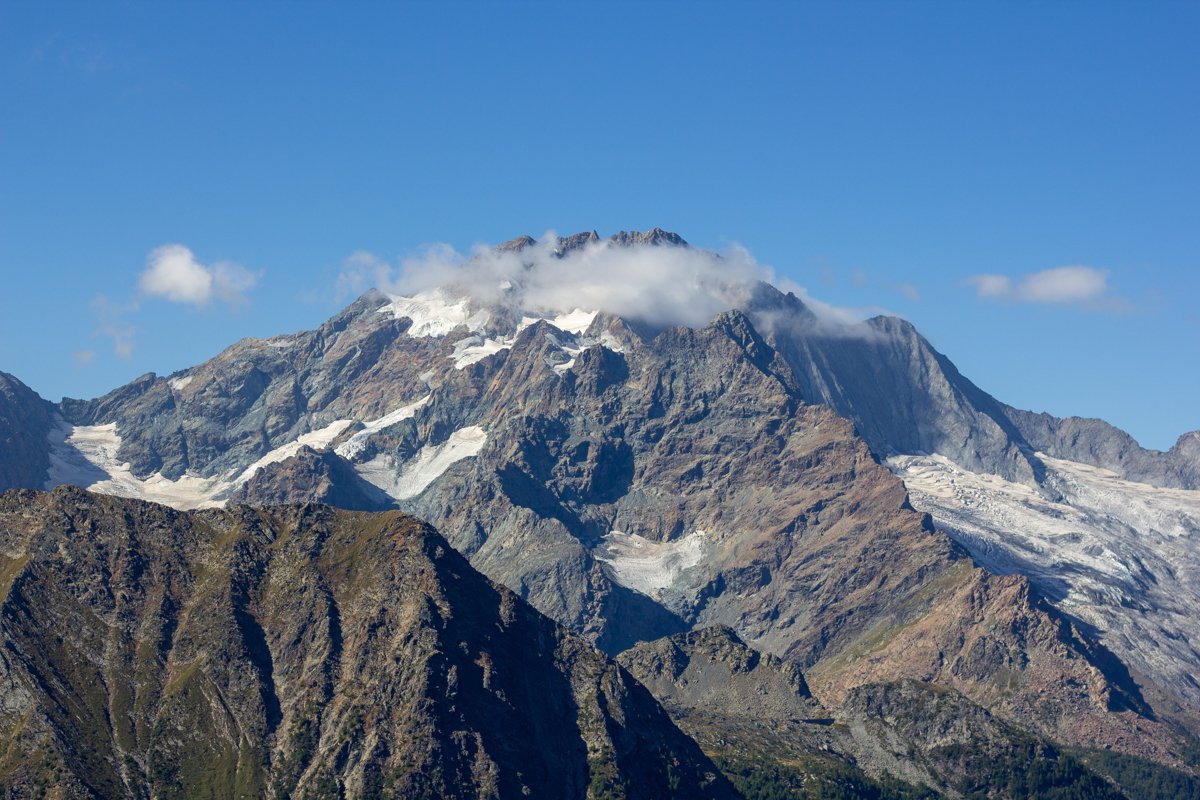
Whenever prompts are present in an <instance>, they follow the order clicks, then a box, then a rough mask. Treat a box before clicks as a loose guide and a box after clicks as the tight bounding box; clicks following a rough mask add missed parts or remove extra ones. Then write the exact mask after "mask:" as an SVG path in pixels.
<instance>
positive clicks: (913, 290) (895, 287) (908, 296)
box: [888, 281, 921, 303]
mask: <svg viewBox="0 0 1200 800" xmlns="http://www.w3.org/2000/svg"><path fill="white" fill-rule="evenodd" d="M888 288H889V289H891V290H892V291H893V292H898V293H899V294H900V296H901V297H903V298H904V299H905V300H911V301H913V302H914V303H916V302H918V301H919V300H920V299H921V292H920V291H919V290H918V289H917V287H916V286H914V285H912V284H911V283H908V282H907V281H905V282H904V283H893V284H892V285H891V286H889V287H888Z"/></svg>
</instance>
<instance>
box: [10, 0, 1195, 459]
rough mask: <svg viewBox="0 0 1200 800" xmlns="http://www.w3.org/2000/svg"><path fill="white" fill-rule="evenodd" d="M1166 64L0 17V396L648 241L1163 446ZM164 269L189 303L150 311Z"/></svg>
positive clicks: (976, 45) (603, 30) (612, 33)
mask: <svg viewBox="0 0 1200 800" xmlns="http://www.w3.org/2000/svg"><path fill="white" fill-rule="evenodd" d="M1198 37H1200V4H1196V3H1179V4H1175V3H1163V4H1153V3H1116V4H1104V3H1094V2H1090V3H1085V4H1071V3H1053V4H1049V3H1016V2H1004V3H996V4H988V3H945V4H941V3H899V2H895V3H864V4H855V3H837V4H822V3H799V2H795V3H783V4H773V3H694V2H691V3H666V2H657V3H646V4H641V3H638V4H619V3H603V4H588V3H553V4H542V3H466V2H459V3H444V4H417V3H408V4H401V3H366V2H360V3H342V4H334V3H286V4H285V3H253V2H251V3H230V4H221V3H215V2H213V3H152V4H149V3H147V4H142V3H116V2H112V3H72V4H59V3H32V2H29V3H26V2H12V1H11V0H5V1H4V2H0V369H2V370H4V371H6V372H11V373H13V374H15V375H16V376H17V377H19V378H21V379H22V380H23V381H25V382H26V383H28V384H29V385H30V386H32V387H33V388H34V389H35V390H37V391H38V392H39V393H41V394H42V395H43V396H45V397H48V398H51V399H54V400H57V399H58V398H60V397H61V396H63V395H67V396H72V397H93V396H96V395H99V394H102V393H104V392H106V391H109V390H110V389H112V388H115V387H116V386H118V385H120V384H122V383H125V382H126V381H128V380H130V379H132V378H134V377H136V376H138V375H140V374H142V373H145V372H149V371H154V372H157V373H159V374H167V373H170V372H172V371H174V370H177V369H180V368H183V367H186V366H190V365H192V364H195V363H198V362H200V361H203V360H204V359H206V358H208V357H211V356H212V355H214V354H215V353H217V352H218V351H219V350H220V349H222V348H223V347H225V346H227V345H228V344H231V343H232V342H234V341H236V340H237V339H239V338H241V337H243V336H259V337H265V336H270V335H274V334H278V333H285V332H291V331H295V330H299V329H303V328H311V327H314V326H316V325H318V324H320V323H321V322H322V321H323V320H324V319H326V318H328V317H329V316H330V315H331V314H332V313H333V312H334V311H335V310H336V309H337V308H338V306H339V302H338V298H337V294H336V281H337V276H338V275H339V273H340V272H341V270H342V269H343V266H344V264H345V262H346V259H347V258H349V257H350V256H351V255H352V254H354V253H356V252H360V251H366V252H370V253H373V254H375V255H376V256H378V257H379V258H381V259H386V260H389V261H391V262H393V263H395V262H396V261H397V260H398V259H401V258H404V257H408V256H411V255H413V254H415V253H419V252H421V251H422V248H423V246H425V245H428V244H430V243H434V242H445V243H448V244H450V245H451V246H453V247H454V248H455V249H456V250H458V251H459V252H464V253H465V252H468V251H469V250H470V248H471V247H472V246H473V245H474V244H476V243H480V242H483V243H493V244H494V243H497V242H500V241H503V240H506V239H510V238H513V237H515V236H517V235H520V234H523V233H529V234H531V235H534V236H539V235H541V234H542V233H544V232H545V231H547V230H548V229H554V230H557V231H558V232H560V233H563V234H567V233H573V232H576V231H580V230H589V229H592V228H595V229H596V230H598V231H599V232H600V233H601V234H602V235H607V234H609V233H613V232H616V231H617V230H622V229H624V230H629V229H639V230H641V229H646V228H650V227H654V226H656V225H657V226H661V227H663V228H666V229H669V230H673V231H676V232H678V233H679V234H681V235H682V236H683V237H684V238H686V239H687V240H688V241H690V242H692V243H694V244H697V245H701V246H706V247H715V248H724V247H728V246H729V245H731V244H732V243H740V244H741V245H742V246H744V247H746V248H748V249H749V250H750V251H751V252H752V253H753V254H754V256H755V257H756V258H757V259H758V261H759V262H761V263H764V264H768V265H770V266H771V267H773V268H774V269H775V270H776V272H777V273H778V274H779V275H780V276H784V277H787V278H789V279H791V280H793V281H795V282H797V283H799V284H801V285H803V286H805V287H806V288H807V289H808V291H809V292H810V293H811V294H812V296H814V297H816V298H819V299H820V300H822V301H825V302H828V303H833V304H838V305H844V306H849V307H853V308H870V307H878V308H882V309H886V310H888V311H889V312H892V313H897V314H902V315H904V316H906V317H907V318H908V319H910V320H912V321H913V323H914V324H916V325H917V327H918V328H919V329H920V330H921V331H922V332H923V333H925V334H926V336H928V337H929V338H930V340H931V341H932V342H933V343H934V345H935V346H936V347H937V348H938V349H939V350H941V351H942V352H944V353H946V354H947V355H948V356H949V357H950V358H951V359H952V360H953V361H954V362H955V363H956V364H957V365H958V367H959V368H960V370H961V371H962V372H963V373H964V374H965V375H967V376H968V377H969V378H971V379H972V380H973V381H975V382H976V383H977V384H978V385H979V386H981V387H982V388H983V389H985V390H986V391H988V392H991V393H992V394H994V395H995V396H996V397H998V398H999V399H1001V400H1003V401H1005V402H1008V403H1011V404H1013V405H1016V406H1019V407H1022V408H1032V409H1034V410H1037V411H1049V412H1051V413H1054V414H1057V415H1060V416H1067V415H1080V416H1099V417H1102V418H1104V419H1107V420H1109V421H1110V422H1112V423H1114V424H1116V425H1119V426H1120V427H1122V428H1125V429H1126V430H1128V431H1129V432H1130V433H1132V434H1133V435H1134V436H1135V437H1136V438H1137V439H1138V440H1139V442H1141V443H1142V444H1143V445H1145V446H1149V447H1155V448H1160V449H1165V448H1167V447H1169V446H1170V445H1171V444H1172V443H1174V441H1175V438H1176V437H1177V436H1178V435H1179V434H1181V433H1183V432H1185V431H1187V430H1193V429H1196V428H1200V399H1198V398H1200V146H1197V143H1198V142H1200V47H1197V46H1196V42H1197V40H1198ZM169 245H181V246H182V247H185V248H188V249H189V250H190V251H191V253H192V254H193V257H194V259H195V261H196V262H197V263H198V264H199V265H200V266H202V267H204V268H205V269H206V270H208V271H207V272H205V273H204V274H207V275H209V279H208V280H209V281H210V282H209V283H208V284H205V286H207V289H205V288H204V286H201V287H200V288H199V289H197V290H196V291H197V292H198V294H193V295H190V296H182V295H178V294H177V295H176V297H175V299H174V300H172V299H171V298H170V297H168V296H166V295H165V294H162V293H159V294H155V293H154V287H153V286H152V285H150V284H147V283H146V280H145V279H144V278H143V273H144V272H145V271H146V270H147V259H148V258H150V257H151V254H152V253H154V252H156V251H158V252H159V253H160V255H161V254H162V252H164V251H159V248H162V247H164V246H169ZM172 252H176V251H172ZM218 265H222V266H221V267H220V270H221V271H220V272H219V273H218V271H217V266H218ZM1062 267H1078V268H1081V269H1079V270H1076V271H1074V272H1071V271H1066V272H1064V271H1062V270H1059V268H1062ZM1052 270H1059V271H1057V272H1047V271H1052ZM978 276H991V277H984V278H980V277H978ZM1025 276H1032V277H1025ZM202 277H203V276H202V275H201V278H202ZM1005 279H1007V281H1005ZM251 284H253V285H251ZM205 292H207V293H205ZM981 295H983V296H981ZM343 300H344V298H343Z"/></svg>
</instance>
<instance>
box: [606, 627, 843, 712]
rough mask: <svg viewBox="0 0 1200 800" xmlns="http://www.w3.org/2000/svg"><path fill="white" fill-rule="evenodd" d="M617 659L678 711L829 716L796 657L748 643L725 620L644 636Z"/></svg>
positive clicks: (670, 709) (653, 692) (661, 701)
mask: <svg viewBox="0 0 1200 800" xmlns="http://www.w3.org/2000/svg"><path fill="white" fill-rule="evenodd" d="M617 663H619V664H620V665H621V666H622V667H624V668H625V669H627V670H629V673H630V674H631V675H633V676H634V677H635V678H637V679H638V681H639V682H641V684H642V685H644V686H645V687H646V688H647V689H649V690H650V693H651V694H653V695H654V696H655V698H657V700H658V701H659V702H660V703H662V704H663V707H664V708H666V709H667V710H668V711H670V712H671V713H672V714H673V715H675V716H687V715H688V714H692V713H695V712H697V711H703V712H705V713H708V714H723V715H725V716H732V717H738V716H751V717H753V718H754V719H756V720H768V719H770V720H776V721H803V720H809V719H813V718H825V717H827V716H828V714H827V713H826V712H825V710H824V709H823V708H822V707H821V705H820V704H819V703H818V702H817V701H816V700H814V699H813V697H812V694H811V693H810V692H809V690H808V684H806V683H805V682H804V675H803V674H801V672H800V668H799V667H798V666H796V664H795V663H794V662H790V661H782V660H780V659H779V658H776V657H775V656H772V655H770V654H767V653H760V652H758V651H757V650H754V649H753V648H750V647H747V646H746V645H745V643H743V642H742V640H741V639H739V638H738V637H737V634H736V633H734V631H733V629H732V628H729V627H726V626H724V625H714V626H712V627H709V628H701V629H699V630H695V631H689V632H687V633H679V634H676V635H674V636H668V637H664V638H662V639H659V640H657V641H653V642H644V643H642V644H639V645H637V646H636V647H633V648H630V649H629V650H626V651H625V652H624V653H621V654H620V655H619V656H617Z"/></svg>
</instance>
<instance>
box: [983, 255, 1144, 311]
mask: <svg viewBox="0 0 1200 800" xmlns="http://www.w3.org/2000/svg"><path fill="white" fill-rule="evenodd" d="M1110 274H1112V273H1111V272H1109V271H1108V270H1106V269H1095V268H1093V267H1083V266H1071V267H1052V268H1051V269H1044V270H1042V271H1041V272H1034V273H1030V274H1028V275H1024V276H1022V278H1021V280H1020V282H1018V283H1015V284H1014V283H1013V281H1012V280H1011V279H1010V278H1009V277H1008V276H1007V275H972V276H971V277H969V278H966V279H965V280H963V281H962V283H963V285H966V286H974V287H975V296H976V297H978V298H979V299H981V300H982V299H988V298H992V299H996V300H1002V301H1005V302H1009V303H1065V304H1069V305H1076V306H1081V307H1084V308H1090V309H1093V310H1105V311H1123V310H1128V308H1129V307H1130V303H1129V301H1128V300H1126V299H1125V298H1122V297H1117V296H1116V295H1113V294H1112V293H1111V290H1112V287H1110V286H1109V285H1108V276H1109V275H1110Z"/></svg>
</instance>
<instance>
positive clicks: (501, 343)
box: [450, 336, 515, 369]
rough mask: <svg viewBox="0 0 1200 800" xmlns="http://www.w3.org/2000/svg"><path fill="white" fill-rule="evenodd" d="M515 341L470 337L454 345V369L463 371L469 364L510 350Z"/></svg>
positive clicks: (452, 356)
mask: <svg viewBox="0 0 1200 800" xmlns="http://www.w3.org/2000/svg"><path fill="white" fill-rule="evenodd" d="M514 341H515V340H514V339H490V338H488V339H485V338H483V337H482V336H468V337H467V338H466V339H463V340H462V341H460V342H458V343H457V344H455V345H454V353H453V354H452V355H451V356H450V357H451V358H453V359H454V368H455V369H462V368H463V367H465V366H467V365H468V364H474V363H475V362H476V361H480V360H482V359H484V358H487V357H488V356H490V355H492V354H493V353H499V352H500V351H501V350H508V349H509V348H511V347H512V346H513V342H514Z"/></svg>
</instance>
